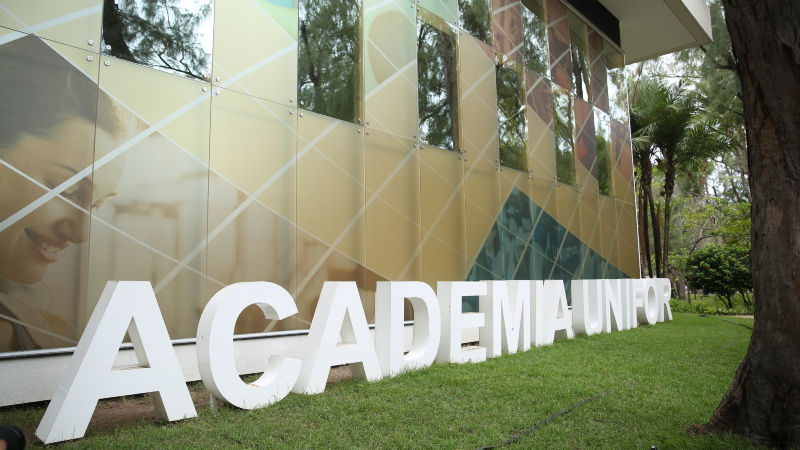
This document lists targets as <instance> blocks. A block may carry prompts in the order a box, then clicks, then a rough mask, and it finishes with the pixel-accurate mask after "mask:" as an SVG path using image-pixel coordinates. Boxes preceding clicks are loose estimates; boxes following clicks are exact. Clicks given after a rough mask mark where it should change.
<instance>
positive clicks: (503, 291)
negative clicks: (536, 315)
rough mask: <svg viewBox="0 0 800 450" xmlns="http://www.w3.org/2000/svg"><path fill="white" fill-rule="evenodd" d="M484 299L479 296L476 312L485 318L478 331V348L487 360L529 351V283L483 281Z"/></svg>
mask: <svg viewBox="0 0 800 450" xmlns="http://www.w3.org/2000/svg"><path fill="white" fill-rule="evenodd" d="M485 283H486V284H487V285H488V292H487V294H486V295H481V296H480V300H479V304H480V306H479V309H480V310H481V311H483V314H484V315H485V316H486V325H484V327H483V328H481V330H480V346H481V347H484V348H486V356H487V357H489V358H496V357H498V356H500V355H501V354H502V352H506V353H516V352H517V350H520V349H521V350H522V351H526V350H528V349H529V348H530V347H531V282H530V281H527V280H523V281H485Z"/></svg>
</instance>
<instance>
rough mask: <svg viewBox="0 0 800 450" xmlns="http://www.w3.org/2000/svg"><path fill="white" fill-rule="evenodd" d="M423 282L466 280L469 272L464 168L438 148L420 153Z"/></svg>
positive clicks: (457, 159)
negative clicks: (467, 271)
mask: <svg viewBox="0 0 800 450" xmlns="http://www.w3.org/2000/svg"><path fill="white" fill-rule="evenodd" d="M420 200H421V202H420V205H421V219H422V279H423V281H425V282H426V283H428V284H430V285H431V286H435V285H436V282H437V281H447V280H450V281H458V280H463V279H464V277H465V275H466V270H467V258H466V253H467V252H466V227H465V222H466V213H465V210H464V208H465V204H464V165H463V163H462V161H460V160H459V157H458V154H457V153H454V152H451V151H448V150H441V149H438V148H435V147H425V149H424V150H421V151H420Z"/></svg>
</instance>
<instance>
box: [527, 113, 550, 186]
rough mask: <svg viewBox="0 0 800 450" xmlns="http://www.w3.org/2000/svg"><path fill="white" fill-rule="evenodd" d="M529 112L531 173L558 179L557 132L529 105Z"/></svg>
mask: <svg viewBox="0 0 800 450" xmlns="http://www.w3.org/2000/svg"><path fill="white" fill-rule="evenodd" d="M527 108H528V109H527V113H528V152H529V153H530V155H531V156H530V167H531V173H532V174H534V175H536V176H537V177H542V178H548V179H550V180H555V179H556V153H555V147H556V142H555V139H556V138H555V133H553V130H552V129H551V128H550V124H546V123H544V121H542V119H541V118H540V117H539V116H538V115H537V114H536V113H535V112H534V111H533V109H531V107H530V106H529V107H527Z"/></svg>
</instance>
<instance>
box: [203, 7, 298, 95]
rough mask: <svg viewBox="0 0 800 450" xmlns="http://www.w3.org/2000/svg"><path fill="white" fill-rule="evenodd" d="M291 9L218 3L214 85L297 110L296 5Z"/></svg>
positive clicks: (215, 26) (215, 22)
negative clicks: (291, 106)
mask: <svg viewBox="0 0 800 450" xmlns="http://www.w3.org/2000/svg"><path fill="white" fill-rule="evenodd" d="M291 4H292V5H293V6H290V7H286V6H278V5H276V4H275V3H273V2H269V1H263V0H261V1H253V0H225V1H221V2H216V11H215V17H214V68H213V70H212V77H213V78H212V79H213V80H214V81H213V82H214V84H215V85H219V86H221V87H224V88H228V89H233V90H237V91H240V92H244V93H247V94H251V95H255V96H257V97H261V98H264V99H267V100H271V101H274V102H278V103H281V104H284V105H293V106H294V105H296V104H297V99H296V95H297V94H296V92H297V3H296V2H291ZM217 78H219V81H217ZM290 99H291V100H292V101H291V102H290Z"/></svg>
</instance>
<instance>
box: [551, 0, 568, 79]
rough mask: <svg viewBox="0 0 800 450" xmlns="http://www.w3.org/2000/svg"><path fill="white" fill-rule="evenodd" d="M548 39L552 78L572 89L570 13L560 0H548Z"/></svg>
mask: <svg viewBox="0 0 800 450" xmlns="http://www.w3.org/2000/svg"><path fill="white" fill-rule="evenodd" d="M546 3H547V7H546V8H545V11H546V13H547V40H548V43H549V45H548V47H549V48H550V78H551V79H552V80H553V82H554V83H556V84H558V85H559V86H561V87H563V88H564V89H566V90H568V91H571V90H572V57H571V56H570V48H569V17H568V16H569V14H568V12H567V7H566V6H565V5H564V4H563V3H561V2H560V1H559V0H546Z"/></svg>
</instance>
